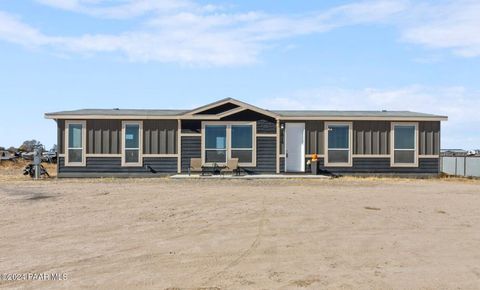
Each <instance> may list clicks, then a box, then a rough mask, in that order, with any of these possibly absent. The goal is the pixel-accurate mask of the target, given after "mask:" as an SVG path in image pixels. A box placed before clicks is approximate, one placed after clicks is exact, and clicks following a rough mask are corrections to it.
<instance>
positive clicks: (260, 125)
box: [221, 110, 277, 134]
mask: <svg viewBox="0 0 480 290" xmlns="http://www.w3.org/2000/svg"><path fill="white" fill-rule="evenodd" d="M221 121H255V122H257V133H258V134H276V132H277V121H276V120H275V119H274V118H271V117H268V116H265V115H263V114H260V113H257V112H254V111H251V110H245V111H242V112H239V113H237V114H233V115H230V116H227V117H225V118H222V119H221Z"/></svg>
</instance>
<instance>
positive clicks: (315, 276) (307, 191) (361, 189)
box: [0, 178, 480, 289]
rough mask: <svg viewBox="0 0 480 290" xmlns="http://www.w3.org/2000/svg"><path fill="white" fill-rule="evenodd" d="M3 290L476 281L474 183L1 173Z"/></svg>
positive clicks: (447, 285)
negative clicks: (54, 276)
mask: <svg viewBox="0 0 480 290" xmlns="http://www.w3.org/2000/svg"><path fill="white" fill-rule="evenodd" d="M0 225H1V231H2V234H1V235H0V271H1V272H2V273H52V272H55V273H66V275H67V280H64V281H0V287H5V288H13V289H24V288H26V289H39V288H52V289H57V288H69V289H76V288H96V289H134V288H143V289H152V288H153V289H164V288H173V289H176V288H182V289H183V288H187V289H198V288H200V289H217V288H221V289H292V288H299V289H319V288H344V289H392V288H393V289H476V288H480V182H478V181H470V180H465V181H463V180H435V179H434V180H408V179H405V180H402V179H398V180H396V179H376V178H373V179H356V178H339V179H334V180H302V181H299V180H283V181H278V180H276V181H268V180H262V181H260V180H257V181H238V180H237V181H231V180H230V181H217V180H216V181H206V180H200V181H199V180H196V181H193V180H170V179H131V180H129V179H99V180H94V179H87V180H75V179H71V180H42V181H29V180H28V179H21V180H20V179H11V180H9V179H4V180H0Z"/></svg>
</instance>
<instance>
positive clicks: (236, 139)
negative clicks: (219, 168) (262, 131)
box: [231, 125, 253, 163]
mask: <svg viewBox="0 0 480 290" xmlns="http://www.w3.org/2000/svg"><path fill="white" fill-rule="evenodd" d="M231 132H232V144H231V157H232V158H238V162H239V163H252V160H253V132H252V125H232V127H231Z"/></svg>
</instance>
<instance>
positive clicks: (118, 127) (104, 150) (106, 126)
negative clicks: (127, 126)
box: [87, 120, 122, 154]
mask: <svg viewBox="0 0 480 290" xmlns="http://www.w3.org/2000/svg"><path fill="white" fill-rule="evenodd" d="M121 132H122V122H121V121H120V120H87V153H88V154H120V152H121V148H120V146H121V138H122V134H121Z"/></svg>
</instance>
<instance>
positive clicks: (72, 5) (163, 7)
mask: <svg viewBox="0 0 480 290" xmlns="http://www.w3.org/2000/svg"><path fill="white" fill-rule="evenodd" d="M36 1H37V2H38V3H41V4H44V5H47V6H50V7H53V8H58V9H63V10H67V11H71V12H76V13H83V14H87V15H90V16H95V17H102V18H113V19H126V18H133V17H138V16H142V15H144V14H147V13H162V12H168V11H174V10H178V9H186V8H189V9H192V8H194V7H196V5H194V4H193V2H191V1H188V0H155V1H152V0H128V1H125V0H124V1H115V2H113V3H112V1H105V0H36ZM206 8H208V7H206ZM210 8H211V7H210Z"/></svg>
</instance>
